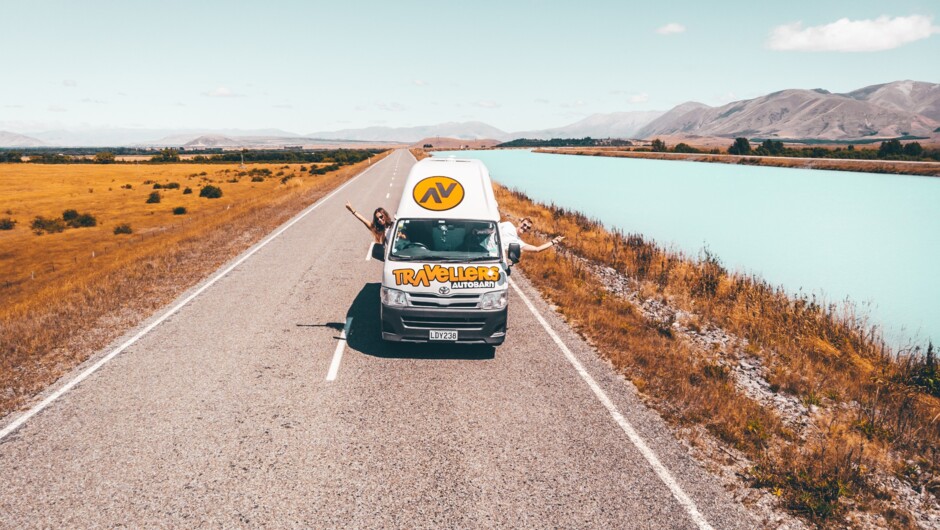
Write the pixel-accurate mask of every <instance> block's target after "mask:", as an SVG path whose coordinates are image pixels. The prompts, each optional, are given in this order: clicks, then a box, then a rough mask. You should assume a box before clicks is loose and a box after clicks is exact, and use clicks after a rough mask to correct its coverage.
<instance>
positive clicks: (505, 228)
mask: <svg viewBox="0 0 940 530" xmlns="http://www.w3.org/2000/svg"><path fill="white" fill-rule="evenodd" d="M530 230H532V219H529V218H528V217H523V218H522V219H521V220H520V221H519V231H518V232H522V233H523V234H525V233H526V232H528V231H530ZM518 232H517V231H516V227H515V226H513V224H512V223H511V222H509V221H504V222H502V223H499V237H500V239H501V240H502V242H503V251H506V250H507V249H508V248H509V245H510V244H512V243H519V248H520V249H522V250H523V251H524V252H541V251H543V250H546V249H548V247H553V246H555V245H557V244H558V243H561V242H562V241H564V239H565V238H564V237H562V236H557V237H555V238H553V239H552V240H551V241H549V242H548V243H543V244H541V245H539V246H537V247H536V246H534V245H530V244H528V243H526V242H525V241H523V240H522V239H520V238H519V233H518Z"/></svg>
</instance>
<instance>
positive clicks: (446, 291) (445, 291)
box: [437, 286, 450, 294]
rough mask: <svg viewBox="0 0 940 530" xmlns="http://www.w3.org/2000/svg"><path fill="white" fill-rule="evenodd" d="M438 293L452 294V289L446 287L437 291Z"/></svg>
mask: <svg viewBox="0 0 940 530" xmlns="http://www.w3.org/2000/svg"><path fill="white" fill-rule="evenodd" d="M437 292H439V293H441V294H450V287H446V286H445V287H441V288H440V289H438V290H437Z"/></svg>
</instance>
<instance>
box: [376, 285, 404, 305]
mask: <svg viewBox="0 0 940 530" xmlns="http://www.w3.org/2000/svg"><path fill="white" fill-rule="evenodd" d="M381 298H382V303H383V304H385V305H387V306H389V307H404V306H406V305H408V298H407V297H406V296H405V292H404V291H399V290H398V289H389V288H388V287H382V294H381Z"/></svg>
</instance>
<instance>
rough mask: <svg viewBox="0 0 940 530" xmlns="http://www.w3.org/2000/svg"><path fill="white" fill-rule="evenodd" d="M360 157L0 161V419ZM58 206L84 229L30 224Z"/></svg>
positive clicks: (336, 181)
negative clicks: (342, 160)
mask: <svg viewBox="0 0 940 530" xmlns="http://www.w3.org/2000/svg"><path fill="white" fill-rule="evenodd" d="M386 154H387V153H383V154H380V155H377V156H376V157H373V159H372V163H375V162H376V161H378V160H379V159H381V158H382V157H384V156H385V155H386ZM313 165H314V164H306V166H307V167H311V166H313ZM367 165H368V162H362V163H359V164H356V165H352V166H345V167H341V168H340V169H338V170H336V171H332V172H329V173H327V174H325V175H312V174H310V173H308V172H303V171H301V164H291V165H284V164H251V165H249V166H248V168H247V169H240V168H239V167H238V165H237V164H235V165H232V164H227V165H220V164H211V165H197V164H166V165H140V166H136V165H85V164H83V165H34V164H2V165H0V205H2V211H0V218H10V219H13V220H15V221H16V224H15V225H14V228H13V229H12V230H0V299H2V300H3V304H2V305H0V416H2V415H3V414H5V413H8V412H10V411H12V410H14V409H15V408H16V407H18V406H20V405H22V404H23V403H24V402H25V400H26V399H28V398H29V397H30V396H32V395H34V394H35V393H37V392H39V391H41V390H42V389H43V388H45V387H46V386H47V385H49V384H50V383H52V382H53V381H55V379H56V378H58V377H60V376H61V375H62V374H64V373H67V372H68V371H69V370H70V369H72V368H73V367H74V366H75V365H77V364H78V363H81V362H82V361H84V360H85V359H86V358H88V356H89V355H91V354H92V353H94V352H95V351H96V350H98V349H100V348H101V347H103V346H105V345H106V344H107V343H108V342H110V341H111V340H113V339H114V338H116V337H117V336H119V335H120V334H121V333H122V332H123V331H124V330H126V329H128V328H130V327H132V326H134V325H136V324H137V323H139V322H140V321H142V320H143V319H144V318H146V317H147V316H148V315H149V314H151V313H152V312H153V311H155V310H156V309H159V308H160V307H162V306H164V305H165V304H166V303H168V302H169V301H171V300H172V299H173V298H175V297H176V296H178V295H179V294H180V293H182V292H183V291H185V290H186V289H188V288H189V287H191V286H192V285H194V284H196V283H197V282H199V281H200V280H201V279H202V278H204V277H205V276H206V275H207V274H208V273H210V272H211V271H213V270H215V269H216V268H218V267H219V266H220V265H221V264H222V263H224V262H225V261H227V260H229V259H231V258H232V257H234V256H236V255H237V254H238V253H239V252H241V251H242V250H244V249H246V248H248V247H249V246H250V245H252V244H253V243H255V242H257V241H258V240H260V239H261V238H262V237H263V236H264V235H265V234H267V233H268V232H270V231H271V230H272V229H273V228H275V227H276V226H278V225H279V224H281V223H283V222H284V221H286V220H287V219H289V218H290V217H291V216H293V215H294V214H295V213H297V212H299V211H300V210H301V209H303V208H304V207H306V206H307V205H309V204H310V203H312V202H314V201H316V200H317V199H318V198H320V197H322V196H323V195H325V194H326V193H328V192H329V191H330V190H332V189H334V188H336V187H337V186H339V185H340V184H342V183H343V182H345V181H346V180H348V179H349V178H351V177H352V176H354V175H355V174H357V173H358V172H359V171H361V170H362V169H364V168H365V167H367ZM171 182H173V183H178V184H179V185H180V187H179V188H173V189H166V188H163V189H157V190H155V189H154V183H157V184H161V185H165V184H169V183H171ZM204 185H214V186H217V187H219V188H221V189H222V191H223V194H222V197H219V198H215V199H209V198H205V197H200V188H201V187H202V186H204ZM128 186H129V187H128ZM186 188H190V189H191V190H192V193H188V194H186V193H184V191H185V189H186ZM154 192H157V193H159V194H160V196H161V200H160V202H159V203H148V202H147V199H148V198H149V196H150V195H151V194H152V193H154ZM179 207H183V208H185V209H186V212H185V214H174V209H176V208H179ZM66 209H74V210H76V211H77V212H79V213H89V214H91V215H92V216H94V217H95V218H96V221H97V223H96V226H92V227H83V228H68V229H66V230H64V231H62V232H60V233H43V234H42V235H36V234H35V233H34V232H33V230H31V228H30V224H31V222H32V221H33V219H34V218H35V217H36V216H42V217H45V218H47V219H53V218H59V219H61V215H62V213H63V211H64V210H66ZM121 224H127V225H129V226H130V228H131V230H132V233H131V234H116V233H115V231H114V230H115V227H117V226H118V225H121Z"/></svg>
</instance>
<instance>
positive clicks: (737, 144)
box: [728, 138, 751, 155]
mask: <svg viewBox="0 0 940 530" xmlns="http://www.w3.org/2000/svg"><path fill="white" fill-rule="evenodd" d="M728 154H729V155H749V154H751V142H749V141H748V140H747V138H735V139H734V143H733V144H731V147H729V148H728Z"/></svg>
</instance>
